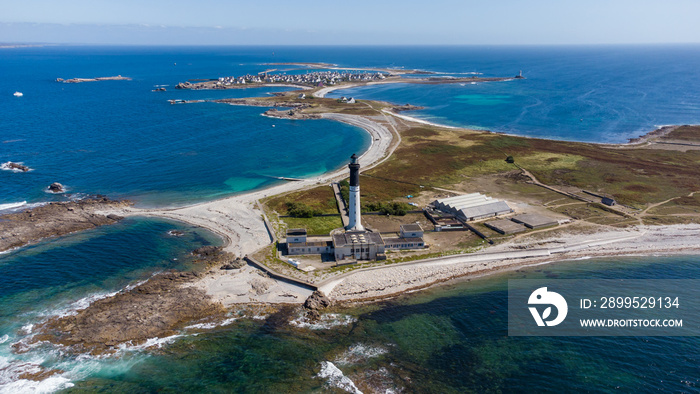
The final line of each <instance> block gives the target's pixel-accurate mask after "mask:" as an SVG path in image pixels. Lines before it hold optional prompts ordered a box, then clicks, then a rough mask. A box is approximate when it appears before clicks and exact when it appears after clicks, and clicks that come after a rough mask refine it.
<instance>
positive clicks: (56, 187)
mask: <svg viewBox="0 0 700 394" xmlns="http://www.w3.org/2000/svg"><path fill="white" fill-rule="evenodd" d="M49 191H50V192H51V193H63V192H65V191H66V188H65V187H64V186H63V185H61V184H60V183H58V182H54V183H52V184H51V185H49Z"/></svg>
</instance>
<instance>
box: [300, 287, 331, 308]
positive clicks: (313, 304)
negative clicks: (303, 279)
mask: <svg viewBox="0 0 700 394" xmlns="http://www.w3.org/2000/svg"><path fill="white" fill-rule="evenodd" d="M330 305H331V300H330V299H329V298H328V297H326V295H325V294H323V292H322V291H320V290H316V291H314V292H313V294H311V295H310V296H309V298H307V299H306V301H304V308H306V309H309V310H311V311H318V310H319V309H325V308H328V307H329V306H330Z"/></svg>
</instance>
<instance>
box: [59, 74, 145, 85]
mask: <svg viewBox="0 0 700 394" xmlns="http://www.w3.org/2000/svg"><path fill="white" fill-rule="evenodd" d="M97 81H131V78H129V77H122V76H121V75H117V76H114V77H97V78H70V79H63V78H56V82H63V83H82V82H97Z"/></svg>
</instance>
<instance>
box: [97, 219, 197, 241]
mask: <svg viewBox="0 0 700 394" xmlns="http://www.w3.org/2000/svg"><path fill="white" fill-rule="evenodd" d="M108 217H109V216H108ZM168 235H172V236H173V237H182V236H183V235H185V233H184V232H182V231H180V230H170V231H168Z"/></svg>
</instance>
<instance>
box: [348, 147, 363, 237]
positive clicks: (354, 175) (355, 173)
mask: <svg viewBox="0 0 700 394" xmlns="http://www.w3.org/2000/svg"><path fill="white" fill-rule="evenodd" d="M348 167H349V168H350V201H349V202H350V207H348V210H349V212H348V216H349V220H348V226H347V227H346V228H345V229H346V230H349V231H365V228H364V227H362V221H361V217H360V163H358V162H357V155H355V154H353V155H352V156H350V164H349V165H348Z"/></svg>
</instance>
